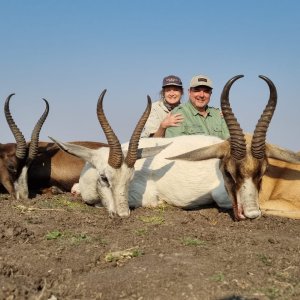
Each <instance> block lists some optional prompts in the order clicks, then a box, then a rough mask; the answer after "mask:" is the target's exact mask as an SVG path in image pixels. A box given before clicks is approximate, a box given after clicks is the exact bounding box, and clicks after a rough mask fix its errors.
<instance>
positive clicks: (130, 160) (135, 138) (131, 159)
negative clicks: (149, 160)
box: [125, 96, 151, 168]
mask: <svg viewBox="0 0 300 300" xmlns="http://www.w3.org/2000/svg"><path fill="white" fill-rule="evenodd" d="M150 112H151V98H150V96H147V107H146V109H145V111H144V113H143V114H142V116H141V118H140V120H139V121H138V123H137V125H136V127H135V129H134V131H133V133H132V136H131V138H130V141H129V146H128V152H127V155H126V158H125V162H126V164H127V166H128V167H129V168H132V167H133V166H134V164H135V162H136V160H137V156H138V146H139V140H140V137H141V133H142V130H143V128H144V126H145V123H146V121H147V119H148V117H149V115H150Z"/></svg>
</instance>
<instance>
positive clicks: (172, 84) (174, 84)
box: [162, 83, 182, 88]
mask: <svg viewBox="0 0 300 300" xmlns="http://www.w3.org/2000/svg"><path fill="white" fill-rule="evenodd" d="M166 86H180V87H182V85H181V84H176V83H170V84H165V85H163V86H162V87H163V88H164V87H166Z"/></svg>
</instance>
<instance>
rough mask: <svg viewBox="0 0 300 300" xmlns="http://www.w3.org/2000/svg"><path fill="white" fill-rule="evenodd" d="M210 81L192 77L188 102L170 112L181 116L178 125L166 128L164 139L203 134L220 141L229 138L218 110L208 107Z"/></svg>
mask: <svg viewBox="0 0 300 300" xmlns="http://www.w3.org/2000/svg"><path fill="white" fill-rule="evenodd" d="M212 89H213V84H212V81H211V80H210V79H209V78H208V77H207V76H205V75H197V76H194V77H193V78H192V80H191V82H190V88H189V101H188V102H187V103H184V104H181V105H179V106H177V107H176V108H174V109H173V110H172V114H174V115H178V114H181V115H182V116H183V121H182V122H181V123H179V124H176V125H173V126H172V127H168V128H167V129H166V132H165V137H173V136H178V135H189V134H204V135H214V136H218V137H220V138H222V139H227V138H229V136H230V135H229V131H228V128H227V125H226V123H225V120H224V119H223V116H222V113H221V111H220V110H219V109H218V108H214V107H211V106H208V104H209V101H210V97H211V94H212Z"/></svg>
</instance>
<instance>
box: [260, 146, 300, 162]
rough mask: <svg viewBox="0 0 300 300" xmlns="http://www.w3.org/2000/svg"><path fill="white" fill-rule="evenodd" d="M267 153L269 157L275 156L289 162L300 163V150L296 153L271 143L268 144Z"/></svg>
mask: <svg viewBox="0 0 300 300" xmlns="http://www.w3.org/2000/svg"><path fill="white" fill-rule="evenodd" d="M266 155H267V157H269V158H274V159H278V160H282V161H285V162H289V163H296V164H297V163H298V164H299V163H300V152H298V153H295V152H293V151H290V150H288V149H284V148H280V147H278V146H275V145H271V144H266Z"/></svg>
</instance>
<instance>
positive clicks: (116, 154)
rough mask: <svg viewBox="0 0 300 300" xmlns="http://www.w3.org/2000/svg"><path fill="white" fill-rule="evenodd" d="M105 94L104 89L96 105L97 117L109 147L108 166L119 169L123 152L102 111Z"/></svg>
mask: <svg viewBox="0 0 300 300" xmlns="http://www.w3.org/2000/svg"><path fill="white" fill-rule="evenodd" d="M105 93H106V89H105V90H104V91H103V92H102V93H101V95H100V96H99V99H98V103H97V116H98V120H99V123H100V125H101V127H102V129H103V132H104V134H105V136H106V139H107V142H108V144H109V147H110V149H109V158H108V164H109V165H110V166H111V167H112V168H114V169H119V168H120V167H121V165H122V162H123V152H122V149H121V144H120V142H119V139H118V138H117V136H116V135H115V133H114V131H113V130H112V128H111V127H110V125H109V123H108V121H107V119H106V117H105V114H104V111H103V98H104V95H105Z"/></svg>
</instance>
